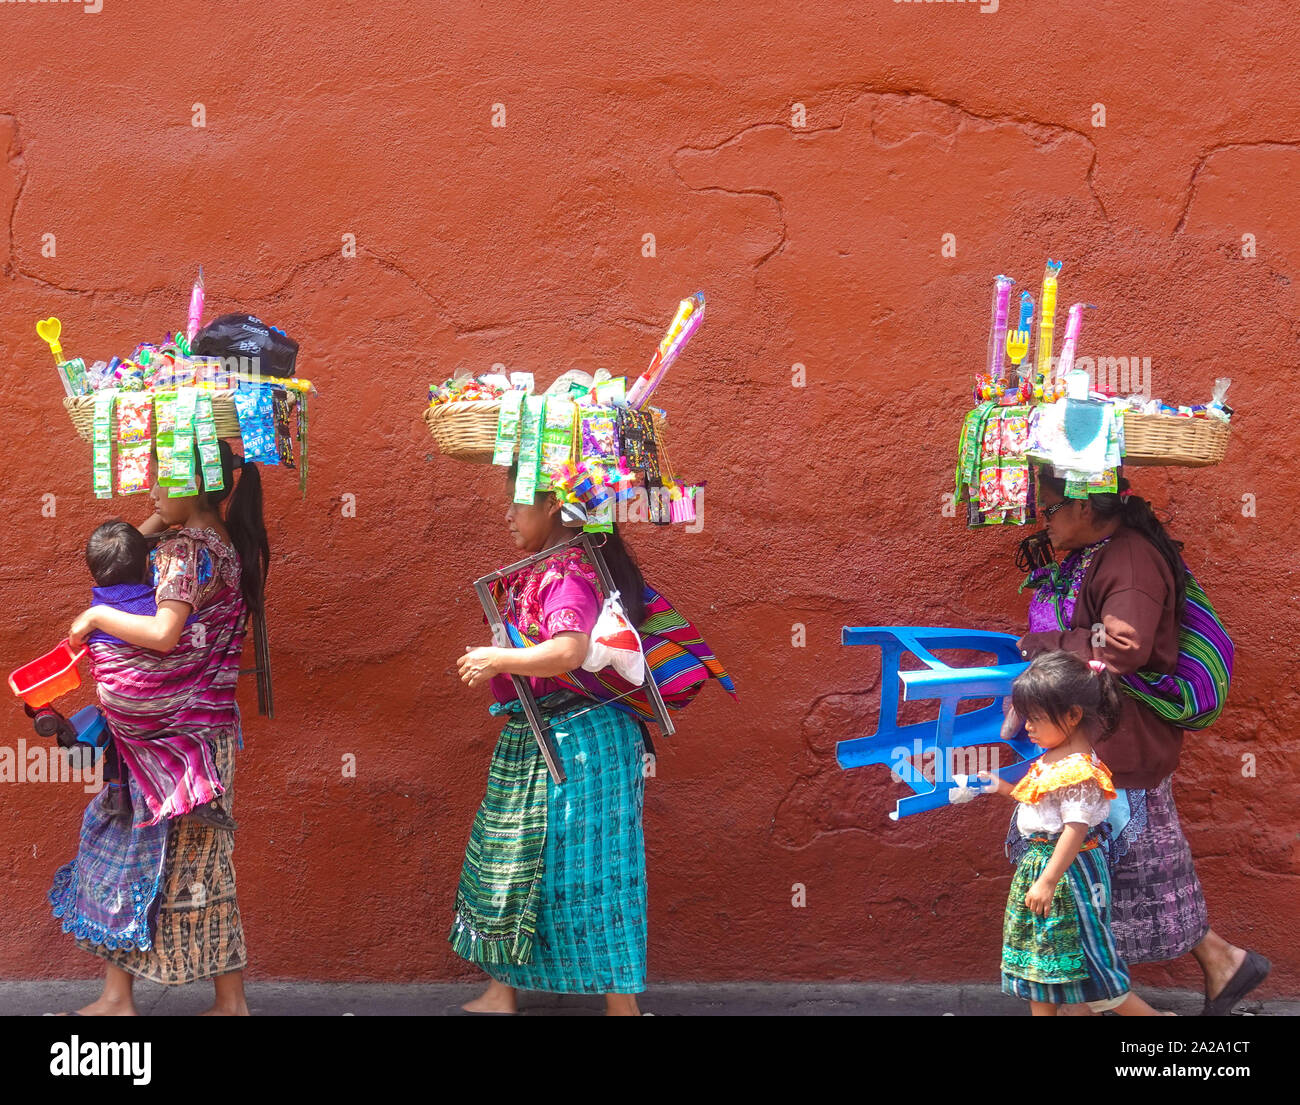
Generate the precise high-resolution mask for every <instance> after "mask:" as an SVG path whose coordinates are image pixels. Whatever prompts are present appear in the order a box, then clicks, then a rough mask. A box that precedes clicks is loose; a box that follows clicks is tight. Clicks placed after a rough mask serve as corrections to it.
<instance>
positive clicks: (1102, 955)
mask: <svg viewBox="0 0 1300 1105" xmlns="http://www.w3.org/2000/svg"><path fill="white" fill-rule="evenodd" d="M1056 841H1057V838H1056V837H1051V838H1042V837H1034V838H1031V839H1030V840H1029V841H1028V847H1027V848H1026V849H1025V852H1024V855H1023V856H1022V857H1021V860H1020V862H1019V864H1018V865H1017V866H1016V873H1015V875H1014V876H1013V877H1012V879H1011V891H1010V893H1009V894H1008V896H1007V915H1006V921H1005V923H1004V925H1003V929H1002V990H1003V992H1004V993H1008V994H1013V995H1014V996H1016V997H1018V998H1023V999H1025V1000H1026V1001H1041V1002H1051V1003H1054V1004H1073V1003H1077V1002H1089V1003H1097V1004H1100V1005H1101V1006H1103V1007H1108V1006H1111V1005H1114V1004H1117V1003H1118V1001H1117V999H1120V998H1123V997H1124V996H1125V995H1126V994H1127V993H1128V991H1129V975H1128V969H1127V968H1126V967H1125V965H1124V961H1123V959H1122V958H1121V957H1120V955H1119V953H1118V952H1117V951H1116V949H1115V944H1114V941H1113V940H1112V938H1111V933H1110V924H1111V882H1110V869H1109V866H1108V864H1107V861H1106V855H1105V851H1104V849H1102V848H1101V847H1098V846H1097V838H1096V836H1092V837H1090V838H1089V840H1088V841H1085V847H1084V848H1083V849H1082V850H1080V852H1079V854H1078V855H1077V856H1076V857H1075V859H1074V862H1073V863H1071V864H1070V866H1069V867H1068V868H1067V869H1066V872H1065V874H1064V875H1063V876H1062V878H1061V880H1060V882H1058V883H1057V884H1056V892H1055V893H1054V894H1053V896H1052V908H1051V910H1050V911H1049V913H1048V915H1047V916H1046V917H1039V916H1038V915H1037V914H1035V913H1033V912H1031V911H1030V909H1029V907H1028V906H1027V905H1025V895H1026V894H1027V893H1028V892H1029V888H1030V887H1031V886H1033V885H1034V882H1035V881H1036V880H1037V879H1038V877H1039V876H1040V875H1041V874H1042V873H1043V869H1044V868H1046V867H1047V865H1048V863H1049V862H1050V861H1051V858H1052V853H1053V851H1055V849H1056ZM1088 844H1092V846H1091V847H1088V846H1087V845H1088Z"/></svg>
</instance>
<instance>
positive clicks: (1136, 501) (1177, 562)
mask: <svg viewBox="0 0 1300 1105" xmlns="http://www.w3.org/2000/svg"><path fill="white" fill-rule="evenodd" d="M1088 502H1089V504H1091V506H1092V510H1093V513H1094V514H1096V515H1097V517H1098V518H1101V519H1102V520H1103V521H1109V520H1110V519H1111V518H1114V517H1116V516H1118V517H1119V520H1120V521H1121V522H1122V523H1123V524H1124V525H1126V526H1128V528H1129V529H1131V530H1136V531H1137V532H1138V533H1140V534H1142V536H1143V537H1145V538H1146V539H1147V540H1148V541H1150V542H1151V544H1153V545H1154V546H1155V547H1156V551H1157V552H1158V553H1159V554H1160V555H1161V556H1162V557H1164V559H1165V561H1166V563H1168V565H1169V570H1170V572H1171V573H1173V577H1174V616H1175V617H1176V618H1177V619H1178V624H1179V625H1180V626H1181V625H1182V622H1183V610H1184V608H1185V607H1186V606H1187V565H1186V564H1184V563H1183V543H1182V542H1181V541H1175V540H1174V539H1173V538H1172V537H1170V536H1169V531H1168V530H1166V529H1165V527H1164V526H1163V525H1162V524H1161V522H1160V519H1159V518H1157V517H1156V512H1155V511H1154V510H1152V509H1151V504H1150V503H1149V502H1147V501H1146V499H1144V498H1142V496H1141V495H1135V494H1133V492H1132V491H1130V490H1129V484H1128V480H1126V479H1121V480H1120V481H1119V490H1118V491H1117V492H1107V493H1105V494H1101V495H1090V496H1088Z"/></svg>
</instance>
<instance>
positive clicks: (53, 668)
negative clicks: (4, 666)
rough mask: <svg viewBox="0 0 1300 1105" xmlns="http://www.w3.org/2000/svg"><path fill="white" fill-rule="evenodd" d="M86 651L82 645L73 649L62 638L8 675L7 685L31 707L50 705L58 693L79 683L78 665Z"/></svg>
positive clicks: (74, 687) (76, 686) (73, 687)
mask: <svg viewBox="0 0 1300 1105" xmlns="http://www.w3.org/2000/svg"><path fill="white" fill-rule="evenodd" d="M85 655H86V648H85V646H84V645H83V646H82V647H81V648H78V649H74V648H73V647H72V646H71V645H70V644H68V642H67V641H63V642H62V643H61V644H60V645H59V647H58V648H56V649H55V650H54V651H53V652H47V653H46V654H45V655H44V656H42V657H41V658H40V659H39V660H33V661H32V662H31V663H30V664H24V665H23V666H22V667H21V668H19V669H18V670H17V671H16V672H14V673H13V674H12V675H11V676H9V688H10V690H12V691H13V692H14V694H16V695H17V696H18V697H19V698H21V699H22V700H23V701H24V702H26V703H27V705H28V706H30V707H32V709H34V710H35V709H39V708H40V707H42V706H46V705H49V703H51V702H53V701H54V700H55V699H56V698H58V697H59V696H60V695H64V694H67V693H68V692H69V691H75V690H76V689H77V688H78V687H80V686H81V672H79V671H78V670H77V665H78V664H79V663H81V661H82V659H83V658H84V657H85Z"/></svg>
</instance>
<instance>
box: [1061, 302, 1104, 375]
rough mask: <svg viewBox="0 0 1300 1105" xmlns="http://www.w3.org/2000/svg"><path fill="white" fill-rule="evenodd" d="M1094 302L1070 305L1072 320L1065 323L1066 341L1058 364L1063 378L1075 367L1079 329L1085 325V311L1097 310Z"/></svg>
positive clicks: (1063, 343) (1062, 346) (1062, 344)
mask: <svg viewBox="0 0 1300 1105" xmlns="http://www.w3.org/2000/svg"><path fill="white" fill-rule="evenodd" d="M1096 309H1097V306H1096V304H1094V303H1075V304H1073V305H1072V306H1071V307H1070V321H1069V322H1067V323H1066V324H1065V341H1063V342H1062V343H1061V359H1060V361H1059V362H1058V364H1057V374H1058V375H1059V376H1060V378H1061V379H1062V380H1064V379H1065V374H1066V373H1067V372H1070V371H1071V370H1072V369H1073V368H1074V350H1075V347H1076V346H1077V345H1078V344H1079V329H1080V328H1081V327H1082V326H1083V312H1084V311H1095V310H1096Z"/></svg>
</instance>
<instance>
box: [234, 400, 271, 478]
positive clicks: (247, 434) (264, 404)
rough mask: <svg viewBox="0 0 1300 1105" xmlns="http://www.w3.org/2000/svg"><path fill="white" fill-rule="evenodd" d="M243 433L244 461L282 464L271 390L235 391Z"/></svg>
mask: <svg viewBox="0 0 1300 1105" xmlns="http://www.w3.org/2000/svg"><path fill="white" fill-rule="evenodd" d="M233 398H234V401H235V414H236V415H237V416H238V418H239V436H240V437H242V438H243V440H244V460H246V461H252V462H254V463H255V464H279V463H280V454H279V453H278V452H277V451H276V441H275V424H274V421H273V418H272V413H271V389H270V388H268V387H258V386H253V387H243V388H240V389H239V390H238V391H237V392H235V394H234V397H233Z"/></svg>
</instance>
